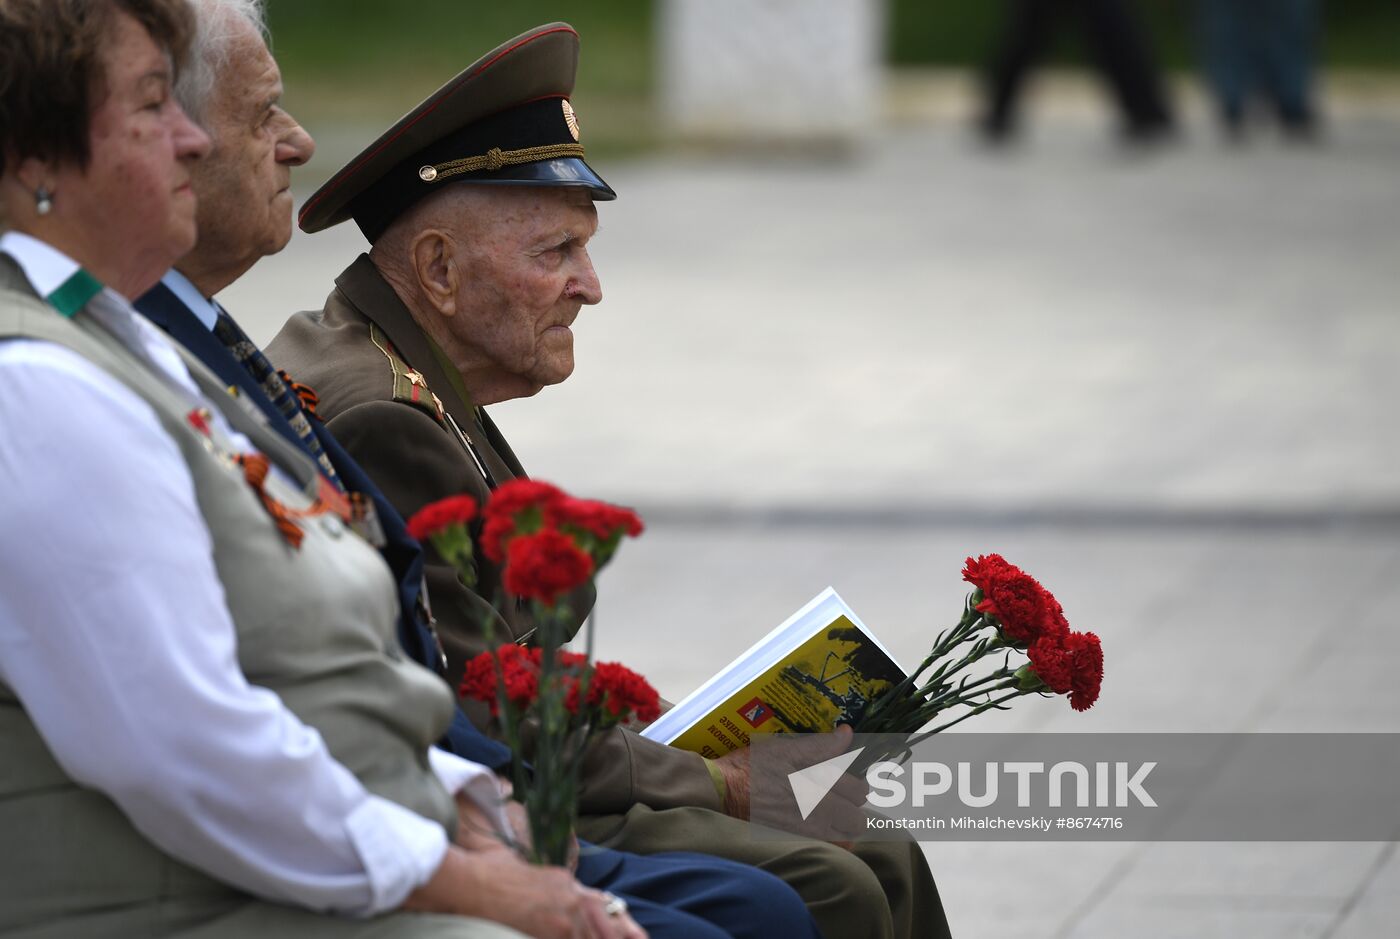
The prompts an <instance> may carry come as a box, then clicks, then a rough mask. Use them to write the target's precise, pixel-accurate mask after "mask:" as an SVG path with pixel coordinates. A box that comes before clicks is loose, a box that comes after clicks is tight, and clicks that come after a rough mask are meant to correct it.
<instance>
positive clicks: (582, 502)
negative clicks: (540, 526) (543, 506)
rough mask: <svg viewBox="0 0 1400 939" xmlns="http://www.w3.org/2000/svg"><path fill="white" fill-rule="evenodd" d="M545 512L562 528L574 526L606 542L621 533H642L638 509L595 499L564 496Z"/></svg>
mask: <svg viewBox="0 0 1400 939" xmlns="http://www.w3.org/2000/svg"><path fill="white" fill-rule="evenodd" d="M546 514H547V516H548V518H549V520H550V521H551V522H553V523H554V524H555V525H557V526H559V527H561V528H563V527H565V526H572V527H574V528H578V529H580V530H581V531H584V532H587V533H588V534H591V535H593V536H594V537H595V538H598V539H600V540H604V541H606V540H607V539H609V538H613V537H617V536H620V535H628V536H630V537H632V538H635V537H637V536H638V535H640V534H641V533H642V520H641V518H640V517H639V516H638V515H637V513H636V512H634V511H632V510H631V509H627V508H623V507H622V506H619V505H610V504H608V503H607V502H598V501H595V500H592V499H575V498H573V497H571V496H565V497H564V498H562V499H560V500H559V501H557V502H554V503H552V504H550V505H549V506H548V508H547V510H546Z"/></svg>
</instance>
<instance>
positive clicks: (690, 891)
mask: <svg viewBox="0 0 1400 939" xmlns="http://www.w3.org/2000/svg"><path fill="white" fill-rule="evenodd" d="M580 849H581V851H580V858H579V864H578V879H579V881H580V882H581V883H583V884H585V885H587V886H589V887H593V888H595V889H598V890H607V891H609V892H611V893H615V894H617V895H618V896H620V897H622V898H623V899H625V900H626V901H627V905H628V910H629V912H630V913H631V914H632V917H633V918H634V919H635V920H636V921H637V922H638V923H639V924H640V925H641V926H642V928H643V929H645V930H646V931H647V932H648V933H649V934H650V935H651V937H652V939H774V937H780V939H821V933H820V932H819V931H818V930H817V925H816V923H815V922H813V921H812V916H811V914H810V913H808V912H807V907H806V906H804V905H803V903H802V900H801V899H800V898H799V897H798V896H797V894H796V893H795V892H794V891H793V890H792V888H791V887H789V886H788V885H787V884H785V883H783V882H782V881H781V880H779V879H778V878H776V877H774V876H773V875H772V874H766V873H764V872H763V871H761V870H759V869H758V868H756V867H750V866H749V865H747V864H738V863H735V862H734V861H726V860H723V859H722V858H717V857H711V856H709V855H706V854H688V853H682V852H679V851H675V852H668V853H663V854H649V855H646V856H642V855H639V854H626V853H624V852H621V851H611V850H608V849H607V848H599V847H596V846H594V845H589V844H581V845H580Z"/></svg>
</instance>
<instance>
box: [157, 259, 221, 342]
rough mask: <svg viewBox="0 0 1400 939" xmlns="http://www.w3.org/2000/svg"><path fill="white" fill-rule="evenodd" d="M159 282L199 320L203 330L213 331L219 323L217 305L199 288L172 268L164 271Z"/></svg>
mask: <svg viewBox="0 0 1400 939" xmlns="http://www.w3.org/2000/svg"><path fill="white" fill-rule="evenodd" d="M160 282H161V283H162V284H164V285H165V287H166V289H167V290H169V291H170V292H171V293H173V294H174V295H175V296H176V298H177V299H178V300H179V301H180V302H181V303H183V304H184V305H185V308H186V309H187V310H189V311H190V312H191V313H193V314H194V317H195V319H197V320H199V322H200V323H201V324H202V325H203V326H204V328H205V329H207V330H209V331H210V332H213V331H214V324H215V323H217V322H218V321H219V312H220V311H219V306H218V304H216V303H215V302H214V301H213V300H210V299H209V298H208V297H206V296H204V294H202V293H200V292H199V288H198V287H196V286H195V285H194V283H193V282H192V281H191V280H190V279H189V278H188V277H186V276H185V275H184V274H181V273H180V272H179V271H177V270H175V268H173V267H172V268H171V269H170V270H168V271H166V273H165V276H164V277H162V278H161V279H160Z"/></svg>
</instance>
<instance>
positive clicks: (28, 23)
mask: <svg viewBox="0 0 1400 939" xmlns="http://www.w3.org/2000/svg"><path fill="white" fill-rule="evenodd" d="M118 12H121V13H126V14H127V15H129V16H130V17H132V18H133V19H134V20H136V21H137V22H138V23H140V24H141V25H142V26H144V27H145V28H146V32H148V33H150V36H151V39H152V40H154V41H155V43H156V45H158V46H160V47H162V48H163V49H165V50H166V51H168V52H169V53H170V57H171V59H172V60H173V61H174V63H175V66H176V68H178V67H179V65H180V63H181V62H183V61H184V58H185V55H186V53H187V51H188V49H189V42H190V36H191V34H192V33H193V31H194V13H193V11H192V10H191V9H190V6H189V3H188V2H187V0H0V172H4V171H5V169H6V167H7V165H8V164H9V161H11V160H15V161H19V160H24V159H26V158H28V157H39V158H41V159H45V160H51V161H53V162H55V163H69V164H75V165H77V166H79V167H81V168H84V169H86V167H87V164H88V159H89V156H90V154H89V153H88V130H89V125H90V122H91V117H92V112H93V110H94V109H95V108H96V106H97V105H98V104H100V103H101V101H102V100H103V98H104V96H105V94H106V88H105V85H104V82H105V80H106V73H105V71H104V68H103V62H102V52H103V50H104V49H105V48H106V45H107V43H108V42H110V41H111V35H112V23H113V19H114V18H115V16H116V14H117V13H118Z"/></svg>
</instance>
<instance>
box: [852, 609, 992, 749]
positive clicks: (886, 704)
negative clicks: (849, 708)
mask: <svg viewBox="0 0 1400 939" xmlns="http://www.w3.org/2000/svg"><path fill="white" fill-rule="evenodd" d="M976 596H977V594H976V593H973V594H972V596H970V597H969V598H968V600H967V601H966V602H965V603H964V604H963V615H962V618H961V619H959V620H958V623H957V625H955V626H953V627H951V628H949V629H947V630H944V631H943V632H942V633H941V634H939V636H938V638H937V640H935V641H934V644H933V648H932V649H931V650H929V654H928V655H927V656H926V657H925V658H924V660H923V661H922V662H920V663H919V667H918V668H916V669H914V671H913V672H911V673H910V674H909V677H907V678H905V679H904V680H903V681H901V682H900V683H899V684H897V685H895V686H893V687H892V688H890V689H889V690H887V691H886V692H885V693H884V694H882V695H881V696H880V697H879V698H877V699H876V700H875V702H874V703H873V704H872V705H871V706H870V707H869V708H868V709H867V710H866V713H865V716H864V717H863V718H862V720H861V722H860V725H859V726H858V727H857V728H856V730H857V732H861V733H866V732H869V730H868V728H870V727H871V726H874V724H875V723H876V722H877V721H880V722H881V723H885V722H888V721H889V720H892V719H894V718H897V717H898V716H899V715H900V714H901V713H902V712H905V711H907V710H908V708H909V706H910V704H911V703H912V704H913V706H915V707H917V706H918V704H919V702H918V700H917V697H916V695H915V694H911V692H913V690H914V687H915V685H916V684H918V682H919V680H920V676H922V675H923V673H924V672H925V671H927V670H928V669H929V668H932V667H933V665H934V663H935V662H938V661H939V660H940V659H942V658H943V657H944V656H946V655H947V654H948V653H949V652H951V651H952V650H953V649H954V648H956V647H957V646H958V645H960V644H961V643H963V642H964V641H966V640H967V639H968V637H969V636H971V635H972V634H973V633H975V632H976V631H978V629H980V628H981V627H982V626H984V625H986V620H985V617H983V615H982V614H981V613H979V612H978V611H977V609H976V608H975V606H974V604H973V602H972V599H973V597H976ZM950 667H951V665H950V663H947V662H944V663H942V664H940V665H939V666H938V667H937V668H934V670H933V672H932V674H930V675H929V676H928V679H927V681H925V682H924V684H923V685H922V686H921V687H920V689H919V692H918V693H917V694H918V695H922V694H923V693H924V692H925V690H926V689H931V688H936V687H940V686H941V684H942V683H943V679H944V678H946V677H947V670H948V669H949V668H950ZM889 712H892V713H889Z"/></svg>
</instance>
